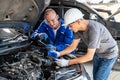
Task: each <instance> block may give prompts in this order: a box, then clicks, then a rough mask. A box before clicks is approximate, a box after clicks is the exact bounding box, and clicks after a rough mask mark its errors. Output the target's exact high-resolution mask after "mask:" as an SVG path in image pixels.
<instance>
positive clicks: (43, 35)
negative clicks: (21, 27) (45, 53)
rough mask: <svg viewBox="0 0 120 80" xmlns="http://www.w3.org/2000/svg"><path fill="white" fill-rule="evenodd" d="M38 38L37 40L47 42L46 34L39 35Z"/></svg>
mask: <svg viewBox="0 0 120 80" xmlns="http://www.w3.org/2000/svg"><path fill="white" fill-rule="evenodd" d="M38 37H39V40H47V38H48V35H47V34H46V33H39V34H38Z"/></svg>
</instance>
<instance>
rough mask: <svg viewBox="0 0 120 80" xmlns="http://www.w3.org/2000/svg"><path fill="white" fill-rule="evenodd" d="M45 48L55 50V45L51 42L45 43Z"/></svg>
mask: <svg viewBox="0 0 120 80" xmlns="http://www.w3.org/2000/svg"><path fill="white" fill-rule="evenodd" d="M45 48H46V49H47V50H56V47H55V46H53V45H52V44H47V45H46V46H45Z"/></svg>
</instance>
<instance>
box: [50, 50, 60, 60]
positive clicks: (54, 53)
mask: <svg viewBox="0 0 120 80" xmlns="http://www.w3.org/2000/svg"><path fill="white" fill-rule="evenodd" d="M48 56H49V57H55V58H56V57H59V56H60V53H59V52H57V51H55V50H50V51H48Z"/></svg>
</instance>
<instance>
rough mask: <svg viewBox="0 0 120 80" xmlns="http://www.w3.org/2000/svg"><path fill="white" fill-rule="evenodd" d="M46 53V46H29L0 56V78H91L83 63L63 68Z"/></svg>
mask: <svg viewBox="0 0 120 80" xmlns="http://www.w3.org/2000/svg"><path fill="white" fill-rule="evenodd" d="M46 53H47V51H46V50H45V49H44V47H38V46H29V47H28V48H25V50H20V51H18V52H17V53H16V52H15V53H10V54H7V55H2V56H0V62H1V63H0V80H90V79H89V75H88V74H87V73H86V71H85V69H84V67H83V66H82V65H79V64H77V65H72V66H68V67H63V68H61V67H59V66H57V65H56V63H55V62H54V59H53V58H52V57H48V56H47V55H46ZM63 58H66V59H70V58H71V56H64V57H63Z"/></svg>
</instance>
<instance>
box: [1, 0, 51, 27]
mask: <svg viewBox="0 0 120 80" xmlns="http://www.w3.org/2000/svg"><path fill="white" fill-rule="evenodd" d="M49 3H50V0H0V27H5V26H6V27H7V26H8V27H17V26H18V27H22V28H23V29H26V28H24V26H23V24H24V23H25V27H27V29H31V28H32V26H35V24H36V23H37V21H38V20H39V18H40V16H41V14H42V12H43V11H44V9H45V8H46V7H47V6H48V5H49ZM6 22H7V24H6ZM21 22H22V25H20V26H19V25H18V24H21ZM11 23H12V24H11ZM4 24H6V25H5V26H4ZM26 24H27V25H26ZM12 25H13V26H12ZM16 25H17V26H16Z"/></svg>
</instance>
